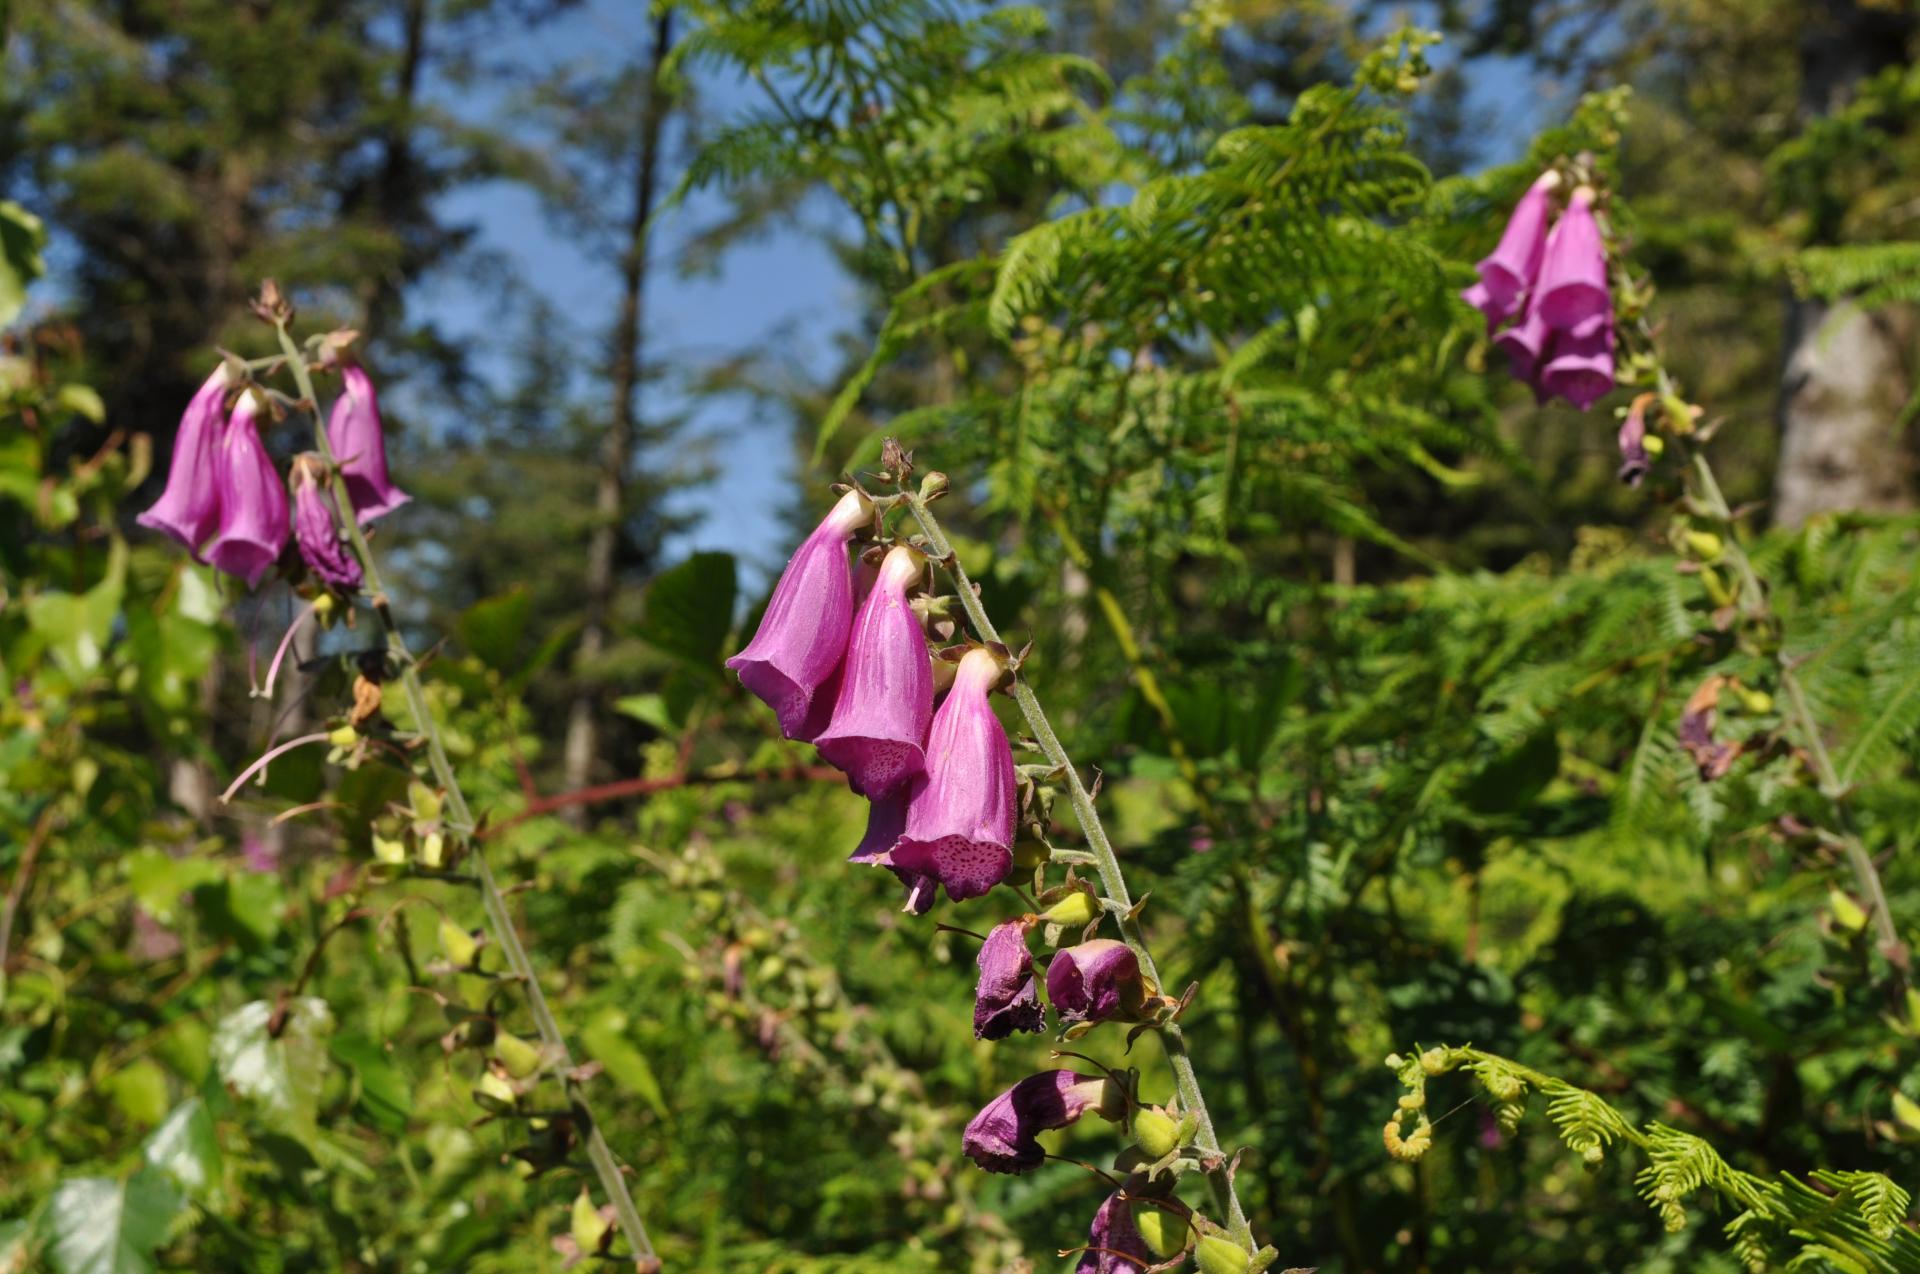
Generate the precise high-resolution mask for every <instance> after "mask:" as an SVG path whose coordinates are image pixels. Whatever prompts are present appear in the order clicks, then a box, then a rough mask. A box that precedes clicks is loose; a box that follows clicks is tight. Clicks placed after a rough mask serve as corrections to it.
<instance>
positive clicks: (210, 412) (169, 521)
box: [138, 363, 227, 556]
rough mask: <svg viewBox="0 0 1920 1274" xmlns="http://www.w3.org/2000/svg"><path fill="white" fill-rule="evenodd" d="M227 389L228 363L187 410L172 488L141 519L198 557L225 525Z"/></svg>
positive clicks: (176, 441)
mask: <svg viewBox="0 0 1920 1274" xmlns="http://www.w3.org/2000/svg"><path fill="white" fill-rule="evenodd" d="M226 392H227V365H226V364H225V363H222V364H220V366H218V367H216V368H214V369H213V375H211V376H209V377H207V379H206V383H205V384H203V385H201V386H200V388H199V390H198V391H196V392H195V393H194V395H193V399H192V400H191V401H190V402H188V403H187V409H186V411H185V412H183V413H182V414H181V416H180V428H179V430H178V432H176V433H175V434H174V436H173V461H172V463H171V464H169V465H168V467H167V486H166V489H165V490H164V491H162V492H161V493H160V498H159V499H158V500H155V501H154V502H153V507H152V508H150V509H148V510H147V511H146V512H145V513H142V514H141V515H140V517H139V519H138V520H139V523H140V525H141V526H144V527H147V528H149V529H151V530H155V531H160V532H163V533H164V534H167V535H170V536H172V537H173V538H174V539H176V540H178V541H179V542H180V544H181V546H182V547H183V548H185V549H186V550H187V551H188V552H189V553H193V554H195V555H196V556H197V555H198V554H199V552H200V546H201V545H203V544H205V543H206V542H207V540H208V539H209V538H210V537H211V536H212V535H213V533H214V531H215V530H216V529H217V528H218V527H219V525H220V491H219V477H218V474H219V461H220V441H221V436H222V435H223V434H224V433H225V432H226V408H225V404H224V403H223V401H222V400H223V399H224V398H225V397H226Z"/></svg>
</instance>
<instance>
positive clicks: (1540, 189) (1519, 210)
mask: <svg viewBox="0 0 1920 1274" xmlns="http://www.w3.org/2000/svg"><path fill="white" fill-rule="evenodd" d="M1559 184H1560V175H1559V174H1558V173H1553V172H1547V173H1542V174H1541V175H1540V177H1539V179H1538V180H1536V181H1535V182H1534V183H1533V185H1531V186H1529V187H1528V188H1527V193H1526V194H1524V195H1522V196H1520V202H1519V203H1517V204H1515V205H1514V207H1513V215H1512V216H1510V217H1508V218H1507V228H1506V230H1505V231H1504V232H1503V233H1502V234H1501V236H1500V244H1499V246H1498V247H1496V248H1495V249H1494V250H1493V254H1492V255H1491V256H1489V257H1487V258H1486V259H1485V260H1483V261H1481V262H1480V264H1479V266H1478V269H1479V271H1480V282H1479V283H1478V284H1476V285H1475V286H1473V287H1470V288H1468V289H1467V290H1466V291H1465V292H1463V293H1461V297H1462V299H1464V300H1465V301H1466V302H1467V304H1469V305H1471V306H1473V307H1474V308H1475V309H1477V310H1479V311H1480V312H1481V313H1482V314H1484V315H1486V316H1487V325H1488V326H1489V327H1498V326H1499V325H1500V324H1501V323H1504V322H1506V321H1507V319H1509V318H1511V317H1512V316H1513V315H1514V314H1515V313H1516V312H1517V311H1518V310H1519V309H1520V306H1521V303H1522V301H1523V300H1524V299H1525V297H1526V294H1527V292H1528V291H1529V290H1530V289H1531V288H1532V287H1533V284H1534V276H1536V275H1537V274H1539V272H1540V263H1541V259H1542V257H1543V256H1544V255H1545V252H1546V243H1547V219H1548V218H1549V217H1550V216H1551V215H1552V212H1553V190H1554V187H1556V186H1558V185H1559Z"/></svg>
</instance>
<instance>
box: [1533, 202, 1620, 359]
mask: <svg viewBox="0 0 1920 1274" xmlns="http://www.w3.org/2000/svg"><path fill="white" fill-rule="evenodd" d="M1536 287H1537V290H1538V292H1539V296H1538V297H1537V298H1536V300H1535V302H1534V303H1535V304H1536V305H1537V306H1538V307H1539V310H1540V317H1541V318H1542V319H1545V320H1546V323H1547V326H1548V327H1552V328H1555V329H1557V330H1559V331H1563V332H1566V331H1572V330H1574V329H1576V328H1579V327H1581V326H1582V325H1583V324H1586V323H1590V322H1592V321H1593V320H1594V319H1597V318H1601V317H1605V316H1610V315H1612V313H1613V300H1612V297H1611V295H1610V294H1609V293H1608V291H1607V249H1606V245H1605V244H1604V243H1603V242H1601V239H1600V226H1599V224H1598V223H1597V222H1595V221H1594V219H1593V191H1592V190H1590V189H1588V188H1587V187H1585V186H1582V187H1580V189H1578V190H1576V191H1574V192H1573V197H1572V198H1571V199H1569V200H1567V210H1566V211H1565V212H1563V213H1561V214H1560V220H1559V221H1557V222H1555V223H1554V226H1553V233H1552V234H1551V235H1549V236H1547V254H1546V259H1545V260H1544V261H1542V262H1541V264H1540V280H1539V283H1538V284H1537V285H1536Z"/></svg>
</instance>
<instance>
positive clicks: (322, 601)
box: [313, 593, 339, 623]
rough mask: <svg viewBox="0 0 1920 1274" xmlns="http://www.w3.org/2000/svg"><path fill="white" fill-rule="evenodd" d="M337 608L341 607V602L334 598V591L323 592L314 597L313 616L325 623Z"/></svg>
mask: <svg viewBox="0 0 1920 1274" xmlns="http://www.w3.org/2000/svg"><path fill="white" fill-rule="evenodd" d="M337 609H339V603H338V602H336V601H334V600H333V594H332V593H322V594H320V596H318V597H316V598H314V599H313V617H314V618H315V619H317V620H319V621H320V622H321V623H325V622H326V621H327V617H328V616H330V615H332V614H333V612H334V611H335V610H337Z"/></svg>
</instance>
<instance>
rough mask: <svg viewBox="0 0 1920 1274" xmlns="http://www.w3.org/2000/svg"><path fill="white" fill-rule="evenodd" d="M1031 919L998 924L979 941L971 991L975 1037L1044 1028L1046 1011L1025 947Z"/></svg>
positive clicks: (1000, 1036) (998, 1036)
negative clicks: (977, 973) (975, 979)
mask: <svg viewBox="0 0 1920 1274" xmlns="http://www.w3.org/2000/svg"><path fill="white" fill-rule="evenodd" d="M1031 928H1032V924H1031V922H1030V921H1029V920H1028V919H1027V918H1025V917H1022V918H1020V919H1018V920H1009V921H1007V922H1006V923H1004V924H998V925H995V926H994V927H993V930H992V931H991V932H990V933H988V934H987V940H986V941H985V942H983V943H981V944H980V955H979V958H978V961H977V962H978V964H979V966H980V981H979V984H978V985H977V986H976V987H975V988H974V993H973V1034H974V1038H975V1039H982V1040H1003V1039H1005V1038H1007V1036H1009V1035H1011V1034H1013V1033H1014V1032H1015V1031H1040V1030H1045V1029H1046V1010H1045V1009H1043V1008H1041V1007H1040V994H1039V992H1038V991H1037V990H1036V989H1035V987H1034V980H1033V955H1032V953H1030V952H1029V951H1028V950H1027V932H1028V930H1029V929H1031Z"/></svg>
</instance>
